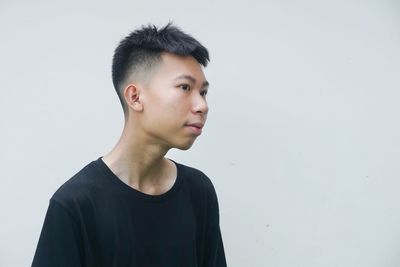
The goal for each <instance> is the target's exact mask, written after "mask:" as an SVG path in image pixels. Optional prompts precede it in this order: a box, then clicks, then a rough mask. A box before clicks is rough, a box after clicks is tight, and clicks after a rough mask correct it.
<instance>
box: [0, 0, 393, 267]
mask: <svg viewBox="0 0 400 267" xmlns="http://www.w3.org/2000/svg"><path fill="white" fill-rule="evenodd" d="M168 21H173V22H174V23H175V24H176V25H178V26H179V27H181V28H182V29H183V30H184V31H186V32H188V33H190V34H192V35H193V36H194V37H195V38H197V39H198V40H199V41H200V42H202V43H203V44H204V45H205V46H206V47H207V48H208V49H209V51H210V55H211V63H210V64H209V67H207V68H206V69H205V73H206V76H207V79H208V80H209V81H210V83H211V87H210V90H209V94H208V100H209V106H210V113H209V116H208V122H207V125H206V127H205V128H204V131H203V134H202V135H201V136H200V137H199V138H198V140H197V141H196V142H195V144H194V146H193V147H192V148H191V149H190V150H188V151H179V150H171V151H170V152H169V153H168V156H169V157H170V158H173V159H175V160H177V161H178V162H181V163H184V164H187V165H190V166H193V167H196V168H199V169H201V170H202V171H204V172H205V173H206V174H207V175H208V176H209V177H210V178H211V179H212V181H213V183H214V185H215V187H216V190H217V194H218V197H219V204H220V214H221V222H220V223H221V229H222V234H223V240H224V245H225V251H226V256H227V260H228V264H229V266H230V267H243V266H246V267H252V266H261V267H264V266H273V267H291V266H295V267H297V266H304V267H314V266H315V267H316V266H321V267H329V266H338V267H339V266H340V267H343V266H345V267H346V266H348V267H356V266H362V267H372V266H376V267H395V266H400V208H399V203H400V194H399V189H400V180H399V178H400V162H399V158H400V141H399V137H400V124H399V123H400V119H399V115H400V105H399V97H400V93H399V89H400V49H399V48H400V3H399V1H388V0H376V1H355V0H347V1H344V0H338V1H311V0H304V1H295V0H293V1H288V0H286V1H285V0H283V1H240V2H239V1H237V2H235V1H204V0H203V1H171V0H169V1H81V0H80V1H78V0H69V1H50V0H48V1H11V0H9V1H7V0H0V127H1V130H0V135H1V138H0V142H1V143H0V148H1V152H0V163H1V183H0V214H1V219H0V223H1V227H0V266H2V267H3V266H4V267H14V266H15V267H20V266H30V264H31V262H32V258H33V254H34V251H35V248H36V245H37V241H38V238H39V234H40V230H41V227H42V224H43V220H44V216H45V212H46V209H47V205H48V200H49V198H50V197H51V195H52V194H53V193H54V191H55V190H56V189H57V188H58V187H59V186H60V185H61V184H62V183H63V182H65V181H66V180H67V179H68V178H70V177H71V176H72V175H73V174H75V173H76V172H77V171H79V170H80V169H81V168H82V167H83V166H84V165H86V164H87V163H89V162H90V161H92V160H94V159H97V158H98V157H99V156H100V155H103V154H105V153H106V152H108V151H109V150H110V149H111V148H112V147H113V146H114V145H115V143H116V141H117V140H118V138H119V135H120V133H121V131H122V126H123V113H122V108H121V107H120V104H119V100H118V98H117V95H116V94H115V92H114V89H113V86H112V82H111V58H112V53H113V50H114V48H115V47H116V45H117V44H118V42H119V40H120V39H121V38H122V37H124V36H125V35H127V34H128V33H129V32H130V31H132V30H134V29H135V28H137V27H139V26H141V25H142V24H147V23H154V24H156V25H165V24H166V23H167V22H168Z"/></svg>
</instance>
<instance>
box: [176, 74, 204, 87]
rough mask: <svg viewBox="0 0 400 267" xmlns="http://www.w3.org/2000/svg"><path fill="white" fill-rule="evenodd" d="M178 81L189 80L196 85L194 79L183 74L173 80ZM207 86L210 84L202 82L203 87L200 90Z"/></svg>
mask: <svg viewBox="0 0 400 267" xmlns="http://www.w3.org/2000/svg"><path fill="white" fill-rule="evenodd" d="M179 79H187V80H190V81H191V82H192V83H196V79H195V78H194V77H193V76H191V75H186V74H183V75H180V76H178V77H176V78H175V80H179ZM209 86H210V83H209V82H208V81H204V82H203V85H202V86H201V87H202V88H207V87H209Z"/></svg>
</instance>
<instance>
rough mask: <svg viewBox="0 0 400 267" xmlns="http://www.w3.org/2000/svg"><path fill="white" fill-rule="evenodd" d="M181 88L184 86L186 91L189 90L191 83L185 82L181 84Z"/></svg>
mask: <svg viewBox="0 0 400 267" xmlns="http://www.w3.org/2000/svg"><path fill="white" fill-rule="evenodd" d="M179 87H180V88H182V89H183V90H184V91H186V90H189V89H190V86H189V84H186V83H183V84H180V85H179Z"/></svg>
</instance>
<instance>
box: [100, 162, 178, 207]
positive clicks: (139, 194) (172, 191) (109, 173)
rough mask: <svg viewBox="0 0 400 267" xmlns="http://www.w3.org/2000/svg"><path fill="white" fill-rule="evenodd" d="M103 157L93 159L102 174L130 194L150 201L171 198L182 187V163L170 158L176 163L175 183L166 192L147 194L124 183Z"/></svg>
mask: <svg viewBox="0 0 400 267" xmlns="http://www.w3.org/2000/svg"><path fill="white" fill-rule="evenodd" d="M102 158H103V156H100V157H99V158H98V159H97V160H95V161H93V163H94V164H95V166H96V167H97V168H98V169H99V170H100V171H101V172H102V174H104V176H106V177H107V178H108V179H109V180H110V181H111V182H112V183H113V184H114V185H116V186H118V187H119V188H120V189H121V190H123V191H124V192H127V193H128V194H131V195H133V196H135V197H137V198H140V199H142V200H148V201H162V200H166V199H168V198H170V197H171V196H173V195H174V194H175V193H176V192H177V191H178V189H179V188H180V185H181V183H182V182H181V180H182V169H181V164H179V163H177V162H175V161H174V160H172V159H169V158H168V159H169V160H171V161H172V162H173V163H174V164H175V166H176V169H177V175H176V179H175V182H174V184H173V185H172V187H171V188H170V189H169V190H168V191H167V192H165V193H163V194H160V195H150V194H146V193H143V192H141V191H139V190H137V189H135V188H133V187H131V186H129V185H127V184H126V183H124V182H123V181H122V180H121V179H120V178H119V177H118V176H116V175H115V174H114V173H113V172H112V170H111V169H110V168H109V167H108V166H107V164H105V162H104V161H103V159H102Z"/></svg>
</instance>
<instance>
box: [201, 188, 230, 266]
mask: <svg viewBox="0 0 400 267" xmlns="http://www.w3.org/2000/svg"><path fill="white" fill-rule="evenodd" d="M211 195H212V199H211V204H210V208H209V215H208V222H207V234H206V257H205V259H206V265H205V266H206V267H226V266H227V264H226V258H225V251H224V244H223V241H222V235H221V229H220V225H219V205H218V199H217V195H216V193H215V189H214V187H212V194H211Z"/></svg>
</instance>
